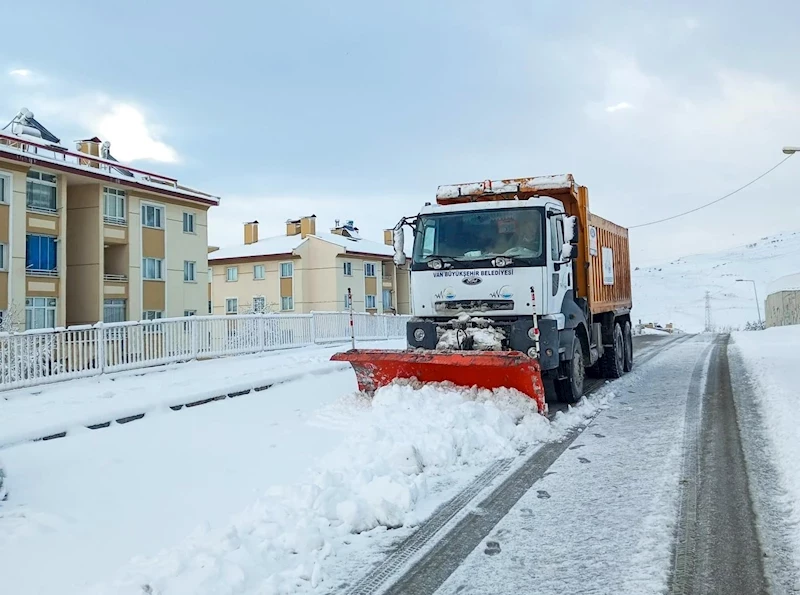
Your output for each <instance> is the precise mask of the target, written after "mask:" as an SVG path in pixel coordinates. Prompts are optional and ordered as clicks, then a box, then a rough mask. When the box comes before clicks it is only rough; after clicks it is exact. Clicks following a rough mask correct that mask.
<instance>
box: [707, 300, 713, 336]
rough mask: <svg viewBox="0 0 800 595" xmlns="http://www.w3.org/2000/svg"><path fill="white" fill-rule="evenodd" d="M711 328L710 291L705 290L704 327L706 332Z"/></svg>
mask: <svg viewBox="0 0 800 595" xmlns="http://www.w3.org/2000/svg"><path fill="white" fill-rule="evenodd" d="M712 330H713V324H712V322H711V293H710V292H708V291H706V329H705V331H706V332H707V333H710V332H711V331H712Z"/></svg>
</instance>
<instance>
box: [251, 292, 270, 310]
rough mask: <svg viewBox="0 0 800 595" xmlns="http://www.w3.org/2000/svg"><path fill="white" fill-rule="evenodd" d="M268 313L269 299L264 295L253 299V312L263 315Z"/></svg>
mask: <svg viewBox="0 0 800 595" xmlns="http://www.w3.org/2000/svg"><path fill="white" fill-rule="evenodd" d="M266 311H267V298H265V297H264V296H263V295H260V296H256V297H254V298H253V312H256V313H258V314H262V313H264V312H266Z"/></svg>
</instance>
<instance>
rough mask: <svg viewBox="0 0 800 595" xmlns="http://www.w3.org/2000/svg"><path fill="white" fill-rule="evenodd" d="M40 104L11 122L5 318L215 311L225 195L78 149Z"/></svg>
mask: <svg viewBox="0 0 800 595" xmlns="http://www.w3.org/2000/svg"><path fill="white" fill-rule="evenodd" d="M60 142H61V141H60V140H59V139H58V138H57V137H55V136H54V135H53V134H52V133H51V132H50V131H49V130H47V129H46V128H45V127H44V126H43V125H42V124H40V123H39V122H38V121H37V120H36V119H35V118H34V117H33V114H31V113H30V112H29V111H28V110H26V109H22V110H21V111H20V113H19V114H17V116H16V117H15V118H14V119H13V120H12V121H11V122H10V123H9V124H8V125H7V126H6V127H5V128H3V129H2V130H0V318H5V319H6V320H9V319H10V320H11V321H12V324H11V326H12V327H13V328H14V329H19V330H21V329H26V328H27V329H34V328H51V327H57V326H66V325H75V324H94V323H96V322H98V321H102V320H104V321H106V322H118V321H124V320H140V319H142V318H148V319H154V318H163V317H175V316H184V315H191V314H203V313H205V311H206V309H207V290H206V286H205V284H206V282H207V279H208V275H207V262H208V261H207V247H208V238H207V233H206V229H207V227H206V219H207V217H206V216H207V213H208V209H209V208H210V207H212V206H214V205H217V204H219V198H217V197H215V196H211V195H209V194H206V193H204V192H199V191H197V190H193V189H191V188H187V187H186V186H183V185H181V184H179V183H178V182H177V181H176V180H175V179H172V178H169V177H167V176H163V175H159V174H156V173H153V172H148V171H143V170H140V169H136V168H133V167H131V166H128V165H123V164H121V163H119V162H118V161H117V160H116V159H114V157H113V156H112V154H111V148H110V144H109V143H108V142H102V141H101V140H100V139H99V138H97V137H93V138H88V139H85V140H81V141H78V142H77V146H76V149H75V150H70V149H68V148H66V147H64V146H62V145H61V144H60Z"/></svg>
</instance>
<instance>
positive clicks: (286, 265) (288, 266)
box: [281, 262, 294, 279]
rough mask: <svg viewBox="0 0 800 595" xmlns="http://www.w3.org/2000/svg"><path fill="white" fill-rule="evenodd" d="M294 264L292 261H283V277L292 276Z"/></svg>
mask: <svg viewBox="0 0 800 595" xmlns="http://www.w3.org/2000/svg"><path fill="white" fill-rule="evenodd" d="M293 272H294V265H293V264H292V263H291V262H282V263H281V278H283V279H286V278H289V277H291V276H292V273H293Z"/></svg>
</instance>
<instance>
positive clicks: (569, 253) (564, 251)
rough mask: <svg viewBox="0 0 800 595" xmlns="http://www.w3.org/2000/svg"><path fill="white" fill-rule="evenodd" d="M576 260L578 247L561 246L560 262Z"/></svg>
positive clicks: (571, 245)
mask: <svg viewBox="0 0 800 595" xmlns="http://www.w3.org/2000/svg"><path fill="white" fill-rule="evenodd" d="M576 258H578V247H577V246H576V245H575V244H564V245H562V246H561V260H575V259H576Z"/></svg>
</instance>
